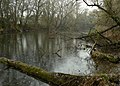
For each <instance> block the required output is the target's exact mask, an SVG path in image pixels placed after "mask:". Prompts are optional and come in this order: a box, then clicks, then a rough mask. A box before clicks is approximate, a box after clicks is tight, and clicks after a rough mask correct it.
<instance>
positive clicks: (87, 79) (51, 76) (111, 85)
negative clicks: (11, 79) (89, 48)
mask: <svg viewBox="0 0 120 86" xmlns="http://www.w3.org/2000/svg"><path fill="white" fill-rule="evenodd" d="M0 63H2V64H5V65H6V66H8V67H9V68H11V69H15V70H17V71H20V72H22V73H24V74H26V75H28V76H31V77H33V78H35V79H37V80H41V81H43V82H45V83H47V84H49V85H50V86H116V85H119V84H120V83H119V79H120V74H99V75H91V76H90V75H89V76H76V75H70V74H63V73H50V72H47V71H45V70H43V69H41V68H39V67H35V66H31V65H28V64H25V63H23V62H20V61H14V60H10V59H7V58H4V57H0Z"/></svg>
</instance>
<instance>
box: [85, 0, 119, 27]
mask: <svg viewBox="0 0 120 86" xmlns="http://www.w3.org/2000/svg"><path fill="white" fill-rule="evenodd" d="M83 2H84V3H85V4H86V5H87V6H92V7H93V6H96V7H98V8H99V9H101V10H103V11H104V12H105V13H107V14H108V15H109V16H110V17H111V18H112V19H113V21H115V22H116V23H117V25H119V26H120V21H119V18H118V17H117V16H114V15H112V14H111V13H110V12H109V11H107V10H106V9H105V8H103V7H101V6H100V5H98V4H95V3H94V4H88V3H87V2H86V1H85V0H83Z"/></svg>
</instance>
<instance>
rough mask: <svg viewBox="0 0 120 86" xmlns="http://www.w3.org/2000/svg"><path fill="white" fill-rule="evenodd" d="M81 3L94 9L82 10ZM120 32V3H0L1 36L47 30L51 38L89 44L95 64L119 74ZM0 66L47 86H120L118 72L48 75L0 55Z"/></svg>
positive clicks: (104, 0) (60, 0)
mask: <svg viewBox="0 0 120 86" xmlns="http://www.w3.org/2000/svg"><path fill="white" fill-rule="evenodd" d="M82 3H84V6H85V7H87V8H89V9H90V8H91V9H92V8H94V7H95V9H93V10H89V9H87V8H85V9H83V7H81V5H82ZM119 29H120V0H0V36H1V35H4V34H14V33H17V34H19V33H29V32H31V31H39V30H46V31H47V33H48V34H49V36H50V38H52V39H53V38H54V37H55V36H56V35H63V34H66V35H65V36H67V37H69V38H70V39H71V40H72V39H76V40H84V41H86V42H89V43H91V44H92V45H85V46H86V48H88V47H90V48H91V51H90V55H91V58H92V59H93V60H94V61H95V63H96V64H97V65H99V64H98V63H101V62H103V61H104V62H106V63H109V64H115V65H118V67H119V68H118V71H119V72H120V30H119ZM67 34H72V35H71V36H70V35H67ZM73 35H75V36H73ZM76 47H77V46H76ZM59 51H60V50H58V51H57V52H59ZM57 52H56V53H55V54H57V55H58V56H59V54H58V53H57ZM59 57H60V56H59ZM3 64H4V65H5V66H6V68H5V70H8V69H12V70H17V71H19V72H21V73H24V74H26V75H28V76H30V77H33V78H35V79H37V80H40V81H42V82H45V83H47V84H49V85H50V86H119V85H120V73H119V72H118V73H101V74H94V75H84V76H83V75H72V74H66V73H58V72H49V71H46V70H45V69H43V68H40V67H37V66H33V65H31V64H27V63H25V62H21V61H16V60H14V59H10V58H9V57H8V58H7V57H5V56H1V55H0V65H3ZM106 65H107V64H106Z"/></svg>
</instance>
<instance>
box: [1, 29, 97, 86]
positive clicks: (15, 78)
mask: <svg viewBox="0 0 120 86" xmlns="http://www.w3.org/2000/svg"><path fill="white" fill-rule="evenodd" d="M80 43H83V42H81V41H80V40H75V39H70V40H69V38H67V37H66V36H60V35H58V36H55V37H54V39H50V38H49V34H48V33H47V31H40V32H29V33H24V34H9V35H7V34H6V35H1V36H0V56H5V57H8V58H10V59H14V60H20V61H22V62H25V63H27V64H31V65H35V66H39V67H41V68H43V69H45V70H47V71H50V72H63V73H70V74H77V75H79V74H90V73H94V72H95V68H94V66H95V63H94V61H93V60H92V59H91V58H90V55H89V54H88V52H87V51H86V50H80V49H79V48H76V46H77V45H78V44H80ZM4 69H5V66H4V65H0V86H47V84H45V83H42V82H40V81H37V80H35V79H33V78H31V77H29V76H27V75H25V74H22V73H20V72H18V71H15V70H11V69H7V70H4Z"/></svg>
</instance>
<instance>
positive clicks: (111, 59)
mask: <svg viewBox="0 0 120 86" xmlns="http://www.w3.org/2000/svg"><path fill="white" fill-rule="evenodd" d="M91 55H92V58H95V59H98V60H106V61H109V62H112V63H118V62H119V61H120V57H118V56H115V55H112V54H107V53H102V52H99V51H93V52H92V53H91Z"/></svg>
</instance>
